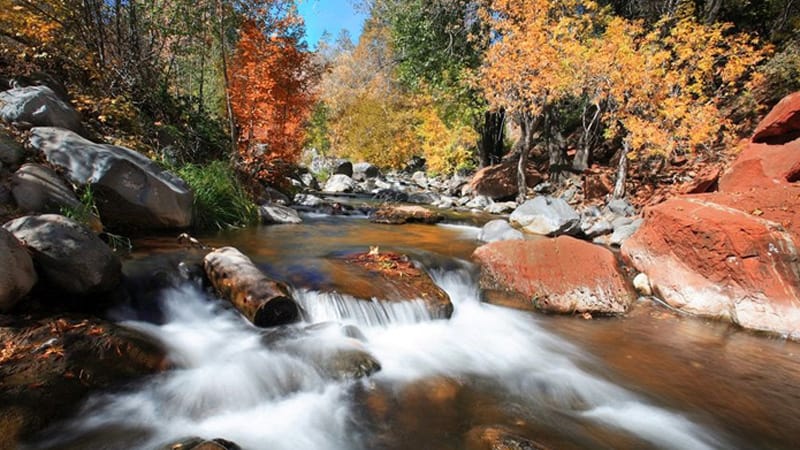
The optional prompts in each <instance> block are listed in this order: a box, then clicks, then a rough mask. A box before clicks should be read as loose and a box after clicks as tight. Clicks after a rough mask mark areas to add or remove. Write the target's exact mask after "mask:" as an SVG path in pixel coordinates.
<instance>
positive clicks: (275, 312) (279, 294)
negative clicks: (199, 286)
mask: <svg viewBox="0 0 800 450" xmlns="http://www.w3.org/2000/svg"><path fill="white" fill-rule="evenodd" d="M203 267H204V268H205V272H206V274H207V275H208V278H209V280H211V284H212V285H213V286H214V289H216V290H217V291H218V292H219V293H220V295H221V296H222V297H223V298H225V299H227V300H228V301H229V302H231V303H232V304H233V306H235V307H236V309H238V310H239V311H240V312H241V313H242V314H243V315H244V316H245V317H247V318H248V319H249V320H250V321H251V322H253V324H254V325H256V326H259V327H270V326H276V325H283V324H287V323H292V322H296V321H297V320H298V318H299V316H300V309H299V308H298V306H297V304H296V303H295V301H294V299H292V297H291V296H290V295H289V289H288V288H287V287H286V286H284V285H283V284H281V283H278V282H276V281H273V280H270V279H269V278H267V277H266V276H265V275H264V274H263V273H262V272H261V271H260V270H258V268H257V267H256V266H255V264H253V261H251V260H250V258H248V257H247V256H245V255H243V254H242V253H241V252H239V250H237V249H235V248H233V247H223V248H221V249H218V250H215V251H213V252H211V253H209V254H208V255H206V257H205V259H204V260H203Z"/></svg>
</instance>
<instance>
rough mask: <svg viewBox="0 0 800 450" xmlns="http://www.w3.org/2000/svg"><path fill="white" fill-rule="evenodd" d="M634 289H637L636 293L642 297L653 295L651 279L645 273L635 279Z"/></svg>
mask: <svg viewBox="0 0 800 450" xmlns="http://www.w3.org/2000/svg"><path fill="white" fill-rule="evenodd" d="M633 287H634V288H635V289H636V292H638V293H639V294H641V295H644V296H650V295H653V287H652V286H651V285H650V278H649V277H648V276H647V275H646V274H644V273H640V274H638V275H636V276H635V277H633Z"/></svg>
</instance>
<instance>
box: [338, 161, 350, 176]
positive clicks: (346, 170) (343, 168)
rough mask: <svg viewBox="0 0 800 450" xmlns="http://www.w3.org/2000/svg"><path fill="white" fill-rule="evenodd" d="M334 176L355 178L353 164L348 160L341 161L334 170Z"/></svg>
mask: <svg viewBox="0 0 800 450" xmlns="http://www.w3.org/2000/svg"><path fill="white" fill-rule="evenodd" d="M333 175H347V176H348V177H352V176H353V163H351V162H350V161H348V160H346V159H342V160H339V161H338V162H337V163H336V165H335V166H334V168H333Z"/></svg>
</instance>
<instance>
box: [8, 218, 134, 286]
mask: <svg viewBox="0 0 800 450" xmlns="http://www.w3.org/2000/svg"><path fill="white" fill-rule="evenodd" d="M4 227H5V228H6V229H7V230H8V231H10V232H11V233H13V234H14V236H16V238H17V239H19V240H20V241H22V242H23V243H25V245H26V246H27V247H28V248H29V249H30V250H31V252H32V253H33V261H34V262H35V263H36V265H37V267H38V269H39V271H40V275H41V277H42V279H43V280H45V281H47V282H48V283H49V284H50V285H51V286H52V287H55V288H58V289H63V290H64V291H66V292H69V293H71V294H77V295H87V294H96V293H102V292H108V291H110V290H112V289H114V288H115V287H116V286H117V285H118V284H119V282H120V279H121V277H122V264H121V263H120V260H119V258H118V257H117V255H115V254H114V252H113V251H112V250H111V249H110V248H109V247H108V245H106V243H105V242H103V241H102V240H101V239H100V238H99V237H97V236H96V235H95V234H94V233H93V232H92V231H91V230H89V229H88V228H86V227H85V226H83V225H81V224H79V223H78V222H75V221H74V220H72V219H68V218H66V217H64V216H60V215H58V214H43V215H39V216H25V217H20V218H19V219H15V220H12V221H11V222H8V223H7V224H5V225H4Z"/></svg>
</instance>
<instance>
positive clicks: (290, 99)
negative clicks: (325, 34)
mask: <svg viewBox="0 0 800 450" xmlns="http://www.w3.org/2000/svg"><path fill="white" fill-rule="evenodd" d="M297 20H300V19H299V18H298V17H297V16H294V15H289V16H287V17H286V18H284V19H283V22H280V23H279V24H278V29H277V30H274V31H273V32H272V34H271V35H269V36H267V35H266V34H265V31H266V30H264V29H263V28H262V27H259V26H258V25H257V23H256V22H255V21H253V20H247V21H245V22H244V23H243V24H242V27H241V31H240V37H239V41H238V43H237V46H236V52H235V54H234V56H233V58H232V61H231V67H230V74H229V78H230V98H231V106H232V109H233V114H234V117H235V121H236V126H237V132H238V133H237V135H238V143H237V148H238V152H239V157H240V160H241V162H242V164H243V166H244V167H245V169H246V170H247V171H248V172H250V173H252V174H254V175H255V176H256V177H257V178H259V179H261V180H263V181H272V180H271V178H274V176H275V175H276V174H275V173H274V172H275V169H276V167H277V166H276V164H275V163H276V162H294V161H296V159H297V157H298V156H299V154H300V152H301V150H302V145H303V142H304V139H305V131H304V125H305V121H306V120H307V119H308V117H309V115H310V113H311V109H312V107H313V105H314V95H313V93H312V92H311V86H312V82H313V81H314V77H315V70H314V67H313V65H312V61H311V58H310V53H308V52H307V51H305V50H304V49H302V48H301V47H300V46H299V43H298V42H297V41H296V39H295V38H294V37H292V36H286V35H282V34H281V33H280V31H281V30H282V29H285V28H286V27H288V26H290V25H291V24H292V22H293V21H297Z"/></svg>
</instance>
